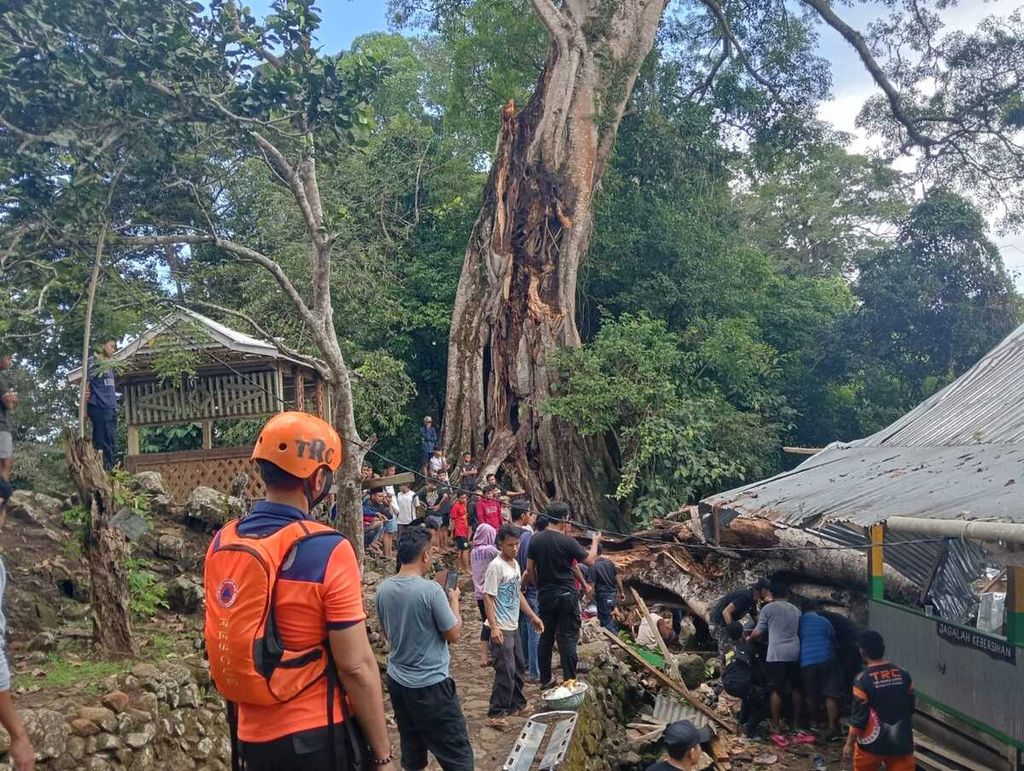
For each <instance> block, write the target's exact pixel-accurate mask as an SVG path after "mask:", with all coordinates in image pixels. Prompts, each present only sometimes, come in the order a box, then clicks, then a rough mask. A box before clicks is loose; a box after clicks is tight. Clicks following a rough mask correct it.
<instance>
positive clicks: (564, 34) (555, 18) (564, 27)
mask: <svg viewBox="0 0 1024 771" xmlns="http://www.w3.org/2000/svg"><path fill="white" fill-rule="evenodd" d="M531 2H532V4H533V10H534V12H535V13H536V14H537V15H538V16H539V17H540V20H541V22H542V23H543V24H544V26H545V27H547V30H548V32H549V33H550V34H551V37H552V38H553V39H554V40H555V42H556V43H558V47H559V48H560V49H561V50H565V49H567V48H568V47H569V38H570V37H571V36H573V35H575V34H576V25H575V24H574V23H573V22H572V20H571V19H570V18H569V17H568V16H566V15H565V14H564V13H562V12H561V11H560V10H558V8H557V7H556V6H555V4H554V2H553V0H531Z"/></svg>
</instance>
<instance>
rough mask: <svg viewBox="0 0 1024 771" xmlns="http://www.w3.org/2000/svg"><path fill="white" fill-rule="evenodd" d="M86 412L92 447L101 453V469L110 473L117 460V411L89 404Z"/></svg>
mask: <svg viewBox="0 0 1024 771" xmlns="http://www.w3.org/2000/svg"><path fill="white" fill-rule="evenodd" d="M86 411H87V412H88V413H89V422H90V423H92V446H93V447H95V448H96V449H97V450H99V451H100V452H102V453H103V468H105V469H106V470H107V471H110V469H112V468H113V467H114V461H115V460H117V410H115V409H113V408H109V409H104V408H103V407H94V406H93V405H91V404H90V405H89V406H88V407H87V408H86Z"/></svg>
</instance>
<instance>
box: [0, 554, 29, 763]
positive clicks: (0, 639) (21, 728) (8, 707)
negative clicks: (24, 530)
mask: <svg viewBox="0 0 1024 771" xmlns="http://www.w3.org/2000/svg"><path fill="white" fill-rule="evenodd" d="M6 588H7V570H6V569H5V568H4V563H3V562H2V561H0V724H2V725H3V727H4V729H6V731H7V733H8V734H9V735H10V737H11V749H10V750H9V753H10V756H11V760H13V761H14V769H15V771H32V769H34V768H35V767H36V752H35V750H34V749H32V743H31V742H30V741H29V738H28V733H27V732H26V731H25V725H24V724H23V723H22V722H21V716H20V715H18V710H16V709H15V708H14V701H13V700H12V699H11V670H10V668H9V667H8V664H7V651H6V650H5V647H6V641H7V619H6V618H5V617H4V613H3V598H4V590H5V589H6Z"/></svg>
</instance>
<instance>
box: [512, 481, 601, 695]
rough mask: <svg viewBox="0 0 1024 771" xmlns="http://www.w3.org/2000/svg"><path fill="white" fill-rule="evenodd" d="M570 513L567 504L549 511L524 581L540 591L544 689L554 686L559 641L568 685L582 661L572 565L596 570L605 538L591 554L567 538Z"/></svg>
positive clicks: (557, 504)
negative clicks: (553, 666)
mask: <svg viewBox="0 0 1024 771" xmlns="http://www.w3.org/2000/svg"><path fill="white" fill-rule="evenodd" d="M571 515H572V509H571V508H570V507H569V504H568V503H564V502H562V501H553V502H552V503H551V504H550V505H549V506H548V508H547V516H548V519H549V520H550V522H551V524H550V525H548V527H547V529H545V530H544V531H543V532H539V533H535V534H534V535H533V537H532V538H531V539H530V552H529V556H528V558H527V563H526V564H527V568H526V573H527V577H526V582H527V583H532V584H533V585H534V586H536V587H537V601H538V606H539V609H540V618H541V621H543V622H544V632H543V633H542V634H541V637H540V643H539V644H538V646H537V658H538V659H539V663H540V681H541V688H549V687H551V685H553V681H552V678H551V654H552V652H553V650H554V647H555V639H556V638H557V639H558V654H559V656H560V658H561V660H562V675H563V677H564V679H565V680H575V679H576V668H577V665H578V664H579V659H578V658H577V655H576V646H577V644H578V643H579V639H580V605H579V599H578V595H577V594H576V579H575V577H574V576H573V570H572V565H573V561H574V560H575V561H576V562H580V563H583V564H586V565H593V564H594V562H595V561H596V560H597V550H598V545H599V544H600V542H601V534H600V533H596V534H595V535H594V540H593V541H592V542H591V544H590V551H587V550H586V549H584V548H583V547H582V546H580V545H579V543H578V542H577V541H576V540H575V539H574V538H570V537H569V536H568V533H569V531H570V529H571V527H572V526H571V525H570V524H569V521H568V520H569V519H570V517H571Z"/></svg>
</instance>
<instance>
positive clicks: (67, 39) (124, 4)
mask: <svg viewBox="0 0 1024 771" xmlns="http://www.w3.org/2000/svg"><path fill="white" fill-rule="evenodd" d="M272 7H273V13H272V14H271V15H270V16H269V17H268V18H267V19H266V21H265V23H260V22H257V20H256V19H255V18H253V17H252V16H251V15H250V14H249V13H248V11H247V9H244V8H239V7H238V6H237V4H236V3H234V2H233V1H232V0H214V1H213V2H211V3H210V4H209V6H206V7H204V6H203V4H201V3H186V2H180V1H175V2H169V3H157V4H152V3H146V2H141V1H140V0H117V2H111V3H103V4H101V5H100V6H93V5H89V6H82V5H77V6H76V5H74V4H73V5H72V7H71V8H70V10H69V8H68V6H67V4H66V3H61V2H53V1H52V0H31V1H30V2H27V3H24V4H21V5H20V6H19V7H18V8H17V9H16V10H15V11H14V12H12V13H8V14H5V15H4V19H3V24H2V27H0V30H2V32H3V37H2V39H0V52H2V54H3V56H2V61H0V68H2V70H3V71H4V72H6V73H7V74H8V75H9V77H6V78H4V79H3V88H4V89H5V94H4V96H5V103H6V104H8V105H11V106H12V107H13V108H14V109H11V110H10V111H8V112H6V113H5V115H4V118H3V123H2V124H0V128H2V129H3V131H4V136H5V137H17V138H20V139H21V140H22V142H24V143H26V144H27V145H29V146H32V147H40V148H43V149H44V151H45V152H50V153H52V152H55V151H56V148H59V147H61V146H69V147H73V148H75V149H76V150H77V151H78V152H79V153H81V154H83V155H84V154H85V151H87V150H91V151H92V152H93V154H95V155H97V156H105V155H111V156H112V155H115V154H116V155H117V156H119V157H120V158H122V159H123V160H122V163H124V164H125V165H126V166H128V167H130V168H126V170H125V177H126V179H128V180H132V181H134V183H135V184H134V186H133V187H132V190H133V191H134V192H135V193H136V194H138V195H139V196H140V198H141V200H144V201H145V202H146V203H147V204H149V205H147V206H145V207H143V206H137V207H136V208H135V209H134V211H133V212H132V216H127V217H124V218H123V219H120V220H119V221H117V222H114V223H110V227H109V238H110V240H111V243H112V244H116V245H118V246H120V247H121V248H131V249H136V250H140V251H142V252H146V251H147V250H148V251H149V252H153V251H156V252H158V253H162V252H163V249H164V247H166V246H168V245H183V244H188V245H190V246H192V247H200V246H204V245H205V246H209V247H214V248H216V249H218V250H219V251H220V252H221V253H222V254H223V255H224V256H225V257H226V258H227V259H228V260H230V261H232V262H236V263H243V264H245V265H248V266H256V267H258V268H260V269H262V270H264V271H266V272H267V274H268V275H269V276H270V277H271V278H272V279H273V281H274V283H275V285H276V287H277V289H278V291H279V292H280V294H279V295H278V296H279V297H280V298H281V301H282V302H284V303H287V304H288V305H290V307H291V309H292V312H293V313H294V314H295V315H296V316H297V318H298V319H299V321H300V322H301V324H302V328H303V329H304V331H305V333H306V334H308V335H309V336H310V338H311V340H312V343H313V345H314V346H315V349H316V352H317V355H318V358H319V362H313V364H314V365H315V366H317V367H318V368H319V369H320V371H321V373H322V375H323V376H324V377H325V378H326V379H327V380H328V382H329V383H330V384H331V388H332V395H333V404H334V422H335V426H336V428H337V429H338V431H339V433H340V434H341V435H342V436H343V437H344V440H345V452H344V460H343V463H342V466H341V469H340V472H339V475H338V492H339V511H340V512H342V513H343V517H342V520H341V521H342V524H343V529H344V530H345V531H346V534H347V535H348V536H349V537H350V538H351V540H352V542H353V544H354V545H355V546H356V547H357V548H360V547H361V544H362V525H361V517H360V500H361V492H362V491H361V489H360V483H359V473H358V472H359V467H360V464H361V462H362V459H363V457H364V455H365V453H366V451H367V447H368V443H367V442H366V441H365V440H364V439H363V437H362V436H361V435H360V433H359V430H358V428H357V426H356V419H355V405H354V402H353V388H352V377H351V373H350V371H349V367H348V363H347V362H346V358H345V355H344V353H343V352H342V347H341V343H340V341H339V338H338V334H337V329H336V327H335V324H334V306H333V303H332V281H331V279H332V275H333V273H332V265H333V258H334V250H335V244H336V242H337V239H338V227H339V223H338V213H337V212H333V211H331V210H329V209H327V208H326V207H325V206H324V198H323V195H322V194H321V190H320V176H319V171H318V169H319V164H320V162H321V161H322V160H323V159H324V157H325V156H328V155H332V154H334V153H338V152H343V151H344V150H345V149H346V148H347V147H350V146H351V145H352V144H353V143H354V142H359V141H361V140H362V139H363V138H364V137H365V134H366V132H367V130H368V129H369V128H370V126H371V125H372V121H373V116H372V111H371V110H370V109H369V107H368V105H367V104H366V98H367V95H368V94H369V93H370V91H371V90H372V87H373V85H374V84H375V82H376V81H377V79H378V77H379V74H380V73H379V71H378V67H377V63H376V61H375V60H374V58H373V56H372V55H371V54H370V53H364V54H361V55H351V56H349V55H338V56H330V57H327V56H321V55H319V53H318V52H317V51H316V50H315V49H314V47H313V37H314V34H315V32H316V30H317V28H318V26H319V23H320V16H319V14H318V13H317V11H316V9H315V8H314V6H313V4H312V2H311V1H309V0H276V2H274V3H273V6H272ZM69 97H70V98H69ZM90 106H95V108H96V109H95V110H90V109H85V108H88V107H90ZM98 137H101V138H103V140H102V141H101V140H100V139H97V138H98ZM107 140H109V141H107ZM250 161H255V162H259V163H262V164H263V168H264V171H265V173H266V174H268V175H269V176H270V178H271V179H273V180H274V182H275V183H276V184H277V185H279V186H280V188H281V189H282V190H284V191H286V192H287V195H288V201H289V204H288V206H289V214H290V216H291V217H293V218H294V219H295V220H297V221H298V222H299V223H301V225H300V227H301V230H302V233H303V240H304V249H305V257H306V260H305V264H304V266H303V267H302V269H301V271H299V272H295V273H291V274H289V273H288V272H287V271H286V270H285V269H284V268H283V267H282V264H281V262H280V261H279V260H277V259H275V258H274V256H273V255H271V254H267V253H266V252H265V251H263V248H262V244H260V243H258V242H251V241H250V242H242V241H240V240H237V239H236V238H235V237H234V233H232V232H230V231H229V230H228V229H227V228H226V227H225V226H224V222H223V219H224V217H223V215H224V211H223V207H224V206H225V205H230V202H227V204H226V203H225V201H224V199H223V196H222V195H221V191H222V190H223V189H224V187H225V180H226V179H228V178H230V176H231V175H232V174H233V173H234V172H235V171H236V170H237V169H238V168H239V167H240V166H244V165H245V164H247V163H249V162H250ZM120 184H124V180H122V181H121V183H120ZM153 191H159V192H160V193H161V194H154V192H153ZM66 240H67V239H66V238H65V237H64V236H63V235H62V234H60V233H55V234H54V236H53V241H55V242H56V243H64V242H66ZM227 310H228V311H230V310H231V309H227ZM250 322H251V323H252V324H253V326H255V327H256V328H257V329H262V327H260V325H259V324H258V323H257V322H255V321H254V320H252V319H251V318H250ZM280 345H281V347H282V348H283V349H285V350H287V351H290V352H291V354H292V355H296V356H301V354H298V353H297V352H296V351H294V349H293V348H291V347H289V346H288V345H287V344H286V343H284V342H283V341H281V342H280Z"/></svg>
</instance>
